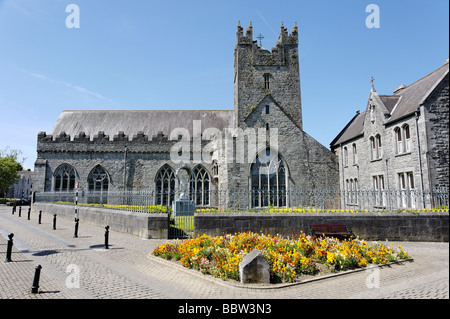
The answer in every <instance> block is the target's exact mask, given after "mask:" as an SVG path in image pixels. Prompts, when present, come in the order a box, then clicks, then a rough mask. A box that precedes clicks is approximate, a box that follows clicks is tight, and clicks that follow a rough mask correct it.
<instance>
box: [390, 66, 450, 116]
mask: <svg viewBox="0 0 450 319" xmlns="http://www.w3.org/2000/svg"><path fill="white" fill-rule="evenodd" d="M446 75H448V60H447V62H446V63H444V65H443V66H441V67H440V68H439V69H437V70H436V71H434V72H432V73H430V74H428V75H426V76H424V77H423V78H421V79H419V80H417V81H416V82H414V83H413V84H410V85H408V86H407V87H405V88H404V89H402V90H400V91H397V92H396V93H394V96H397V97H400V96H401V99H400V100H399V102H398V104H397V106H396V107H395V109H394V110H393V111H392V113H391V117H390V118H389V120H388V121H387V122H386V124H390V123H392V122H395V121H396V120H398V119H401V118H403V117H405V116H407V115H410V114H412V113H414V112H415V111H416V110H417V108H418V107H419V106H420V105H421V104H423V103H424V102H425V100H426V99H427V98H428V96H429V95H430V94H431V93H432V91H433V90H434V89H435V88H436V86H437V85H438V84H439V83H440V82H441V81H442V80H443V79H444V77H445V76H446Z"/></svg>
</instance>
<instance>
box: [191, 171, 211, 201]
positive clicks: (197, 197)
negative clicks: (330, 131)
mask: <svg viewBox="0 0 450 319" xmlns="http://www.w3.org/2000/svg"><path fill="white" fill-rule="evenodd" d="M210 182H211V179H210V176H209V173H208V171H207V170H206V169H205V168H204V167H203V166H202V165H197V166H196V167H194V175H193V176H192V178H191V198H192V199H193V200H194V201H195V205H197V206H207V205H209V198H210V196H209V187H210Z"/></svg>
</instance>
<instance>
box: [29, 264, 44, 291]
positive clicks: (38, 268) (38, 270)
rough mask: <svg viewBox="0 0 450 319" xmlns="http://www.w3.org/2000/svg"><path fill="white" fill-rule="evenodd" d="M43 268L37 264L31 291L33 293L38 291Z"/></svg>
mask: <svg viewBox="0 0 450 319" xmlns="http://www.w3.org/2000/svg"><path fill="white" fill-rule="evenodd" d="M41 269H42V266H41V265H38V266H36V270H35V272H34V279H33V286H31V293H32V294H37V293H38V289H39V278H40V276H41Z"/></svg>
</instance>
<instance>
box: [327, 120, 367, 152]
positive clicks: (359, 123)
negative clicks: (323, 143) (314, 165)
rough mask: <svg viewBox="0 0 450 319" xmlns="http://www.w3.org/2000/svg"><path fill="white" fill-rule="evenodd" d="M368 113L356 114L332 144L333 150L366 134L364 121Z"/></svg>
mask: <svg viewBox="0 0 450 319" xmlns="http://www.w3.org/2000/svg"><path fill="white" fill-rule="evenodd" d="M365 117H366V112H362V113H356V115H355V116H354V117H353V118H352V119H351V121H350V122H349V123H348V124H347V125H346V126H345V127H344V129H343V130H342V131H341V132H340V133H339V134H338V136H336V137H335V139H334V140H333V141H332V142H331V143H330V145H331V148H333V147H336V146H338V145H339V144H341V143H344V142H347V141H349V140H351V139H354V138H356V137H358V136H360V135H363V134H364V119H365Z"/></svg>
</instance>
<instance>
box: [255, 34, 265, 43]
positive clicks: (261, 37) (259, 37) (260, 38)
mask: <svg viewBox="0 0 450 319" xmlns="http://www.w3.org/2000/svg"><path fill="white" fill-rule="evenodd" d="M256 38H257V39H258V40H259V46H261V40H262V39H264V37H263V36H262V35H261V34H259V35H258V36H257V37H256Z"/></svg>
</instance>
